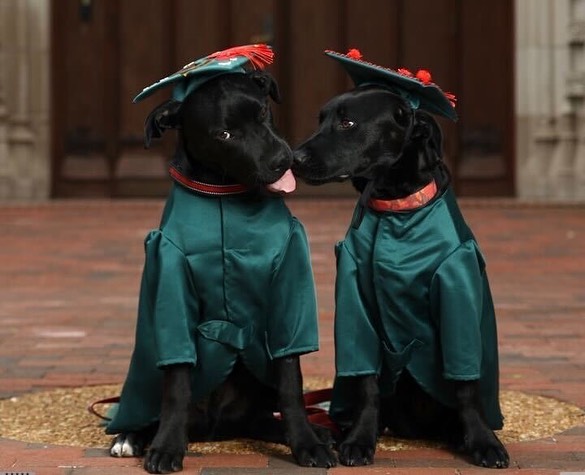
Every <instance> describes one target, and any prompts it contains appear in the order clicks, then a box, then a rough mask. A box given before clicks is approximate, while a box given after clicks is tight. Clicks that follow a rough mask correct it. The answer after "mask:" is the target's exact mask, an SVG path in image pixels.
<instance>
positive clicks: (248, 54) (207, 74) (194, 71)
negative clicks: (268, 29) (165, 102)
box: [132, 44, 274, 102]
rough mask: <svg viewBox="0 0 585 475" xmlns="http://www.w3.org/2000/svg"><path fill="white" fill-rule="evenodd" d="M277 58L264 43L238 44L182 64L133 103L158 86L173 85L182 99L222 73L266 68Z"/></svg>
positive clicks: (148, 94)
mask: <svg viewBox="0 0 585 475" xmlns="http://www.w3.org/2000/svg"><path fill="white" fill-rule="evenodd" d="M273 58H274V53H273V52H272V48H270V46H268V45H265V44H254V45H244V46H236V47H234V48H229V49H226V50H223V51H216V52H215V53H212V54H210V55H209V56H205V57H204V58H200V59H197V60H195V61H192V62H190V63H189V64H186V65H185V66H183V67H182V68H181V69H180V70H179V71H177V72H176V73H174V74H171V75H170V76H167V77H166V78H163V79H161V80H159V81H157V82H155V83H154V84H151V85H150V86H148V87H145V88H144V89H143V90H142V92H141V93H140V94H138V95H137V96H136V97H135V98H134V100H133V101H132V102H138V101H141V100H142V99H144V98H146V97H148V96H150V95H151V94H154V93H155V92H156V91H158V90H159V89H162V88H163V87H167V86H169V85H174V86H175V87H174V89H173V99H174V100H176V101H182V100H183V99H185V97H186V96H187V95H188V94H189V93H190V92H192V91H194V90H195V89H197V88H198V87H199V86H201V85H202V84H203V83H205V82H207V81H209V80H210V79H213V78H215V77H217V76H221V75H222V74H232V73H246V72H248V71H251V70H254V69H263V68H264V66H265V65H267V64H271V63H272V60H273Z"/></svg>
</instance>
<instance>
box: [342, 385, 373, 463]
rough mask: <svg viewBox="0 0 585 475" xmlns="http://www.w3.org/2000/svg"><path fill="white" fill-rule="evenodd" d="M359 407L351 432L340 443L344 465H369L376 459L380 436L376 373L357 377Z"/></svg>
mask: <svg viewBox="0 0 585 475" xmlns="http://www.w3.org/2000/svg"><path fill="white" fill-rule="evenodd" d="M356 391H357V405H358V407H357V409H356V412H355V416H354V420H353V423H352V427H351V430H350V431H349V434H348V435H347V436H346V437H345V439H344V440H343V442H342V443H341V444H340V445H339V461H340V462H341V463H342V464H343V465H349V466H358V465H369V464H371V463H373V461H374V453H375V452H376V440H377V438H378V416H379V406H380V390H379V388H378V380H377V378H376V376H375V375H369V376H360V377H357V378H356Z"/></svg>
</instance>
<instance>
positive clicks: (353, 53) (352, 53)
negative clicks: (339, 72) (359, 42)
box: [345, 48, 362, 59]
mask: <svg viewBox="0 0 585 475" xmlns="http://www.w3.org/2000/svg"><path fill="white" fill-rule="evenodd" d="M345 56H347V57H348V58H351V59H362V53H361V52H360V50H359V49H356V48H352V49H350V50H349V51H348V52H347V54H346V55H345Z"/></svg>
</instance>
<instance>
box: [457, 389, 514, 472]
mask: <svg viewBox="0 0 585 475" xmlns="http://www.w3.org/2000/svg"><path fill="white" fill-rule="evenodd" d="M455 385H456V389H455V394H456V397H457V404H458V410H459V416H460V418H461V423H462V425H463V450H464V451H465V452H466V453H468V454H469V455H470V456H471V457H472V459H473V462H474V463H475V464H476V465H479V466H482V467H490V468H506V467H507V466H508V464H509V462H510V458H509V456H508V452H507V451H506V448H505V447H504V445H503V444H502V443H501V442H500V440H499V439H498V438H497V437H496V434H494V432H493V431H492V430H491V429H490V428H489V426H488V425H487V423H486V422H485V420H484V418H483V416H482V414H481V403H480V401H479V386H478V385H479V383H478V382H477V381H456V382H455Z"/></svg>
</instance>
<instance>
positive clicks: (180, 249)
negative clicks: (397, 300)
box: [106, 45, 335, 473]
mask: <svg viewBox="0 0 585 475" xmlns="http://www.w3.org/2000/svg"><path fill="white" fill-rule="evenodd" d="M271 61H272V51H271V50H270V49H269V48H268V47H267V46H265V45H250V46H244V47H236V48H232V49H229V50H226V51H220V52H217V53H214V54H212V55H210V56H207V57H205V58H202V59H200V60H197V61H194V62H193V63H190V64H188V65H186V66H185V67H184V68H183V69H182V70H181V71H179V72H178V73H176V74H174V75H172V76H169V77H168V78H165V79H163V80H161V81H159V82H158V83H156V84H154V85H153V86H150V87H148V88H146V89H145V90H144V91H143V92H142V93H141V94H140V95H138V96H137V98H136V99H135V101H136V100H140V99H143V98H144V97H146V96H148V95H149V94H151V93H152V92H153V91H154V90H156V89H158V88H160V87H163V86H166V85H167V84H172V85H174V86H175V87H174V91H173V99H172V100H170V101H167V102H165V103H164V104H162V105H160V106H159V107H157V108H156V109H155V110H154V111H153V112H152V113H151V114H150V115H149V117H148V118H147V121H146V124H145V136H146V137H145V141H146V145H148V144H149V143H150V140H151V139H152V138H153V137H155V138H156V137H160V136H161V134H162V133H163V131H164V130H165V129H168V128H175V129H178V138H179V142H178V145H177V152H176V155H175V158H174V160H173V162H172V164H171V168H170V174H171V177H172V178H173V180H174V184H173V187H172V189H171V192H170V195H169V197H168V199H167V202H166V206H165V209H164V212H163V215H162V219H161V223H160V226H159V228H158V229H156V230H154V231H151V232H150V233H149V234H148V236H147V237H146V240H145V252H146V261H145V266H144V272H143V277H142V284H141V291H140V302H139V310H138V323H137V330H136V342H135V348H134V353H133V355H132V360H131V363H130V369H129V372H128V375H127V378H126V381H125V383H124V387H123V390H122V394H121V397H120V403H119V405H118V407H117V410H116V412H115V413H114V415H113V418H112V420H111V422H110V423H109V424H108V426H107V429H106V431H107V433H109V434H118V435H117V436H116V438H115V439H114V441H113V444H112V447H111V449H110V452H111V455H112V456H118V457H124V456H141V455H143V454H144V452H145V450H147V451H146V454H145V459H144V468H145V469H146V470H147V471H148V472H151V473H168V472H171V471H178V470H181V469H182V467H183V457H184V454H185V450H186V445H187V442H188V441H202V440H203V441H204V440H222V439H226V438H234V437H248V438H256V439H262V440H269V441H273V442H281V443H287V444H288V445H289V446H290V448H291V451H292V454H293V456H294V458H295V459H296V461H297V462H298V463H299V464H300V465H303V466H319V467H331V466H333V465H335V455H334V454H333V452H332V451H331V450H330V448H329V438H328V434H327V433H323V432H320V434H319V435H320V436H321V437H319V436H318V435H317V434H316V433H315V431H314V429H313V427H312V426H311V425H310V424H309V422H308V419H307V415H306V411H305V407H304V403H303V394H302V375H301V371H300V365H299V356H300V355H301V354H303V353H307V352H311V351H315V350H317V349H318V330H317V309H316V301H315V288H314V282H313V275H312V269H311V264H310V258H309V249H308V243H307V238H306V235H305V232H304V229H303V227H302V225H301V223H300V222H299V221H297V220H296V218H294V217H293V216H291V213H290V211H289V210H288V208H287V207H286V205H285V203H284V201H283V198H282V196H281V195H282V193H287V192H291V191H293V190H294V188H295V180H294V177H293V175H292V173H291V171H290V166H291V164H292V152H291V150H290V148H289V147H288V145H287V144H286V142H285V141H284V140H283V139H282V138H280V137H279V136H278V135H277V133H276V132H275V130H274V126H273V123H272V117H271V113H270V107H269V102H268V101H269V97H271V98H272V99H274V100H276V101H278V100H279V96H278V89H277V86H276V83H275V81H274V80H273V79H272V77H271V76H270V75H268V74H267V73H265V72H263V71H261V69H262V68H263V66H264V65H265V64H269V63H270V62H271ZM275 412H280V414H281V417H280V418H277V417H275V416H274V413H275Z"/></svg>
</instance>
